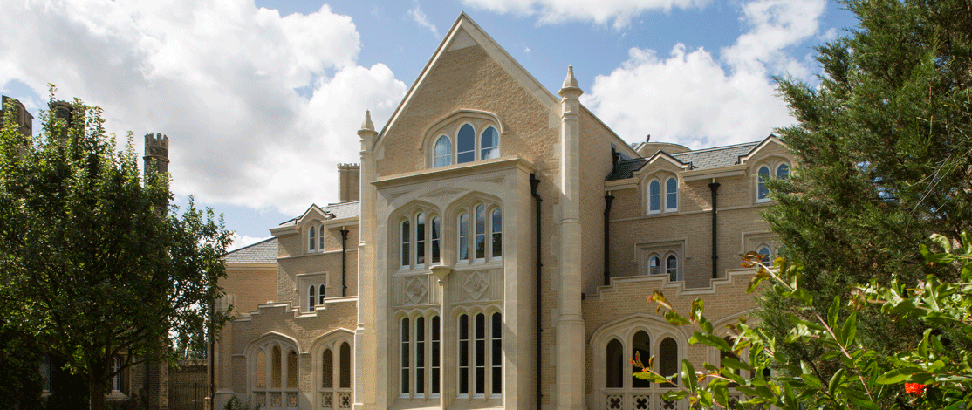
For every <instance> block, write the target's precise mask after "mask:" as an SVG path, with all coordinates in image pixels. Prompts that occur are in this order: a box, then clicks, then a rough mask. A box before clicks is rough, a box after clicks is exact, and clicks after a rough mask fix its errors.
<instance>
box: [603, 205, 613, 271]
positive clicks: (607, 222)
mask: <svg viewBox="0 0 972 410" xmlns="http://www.w3.org/2000/svg"><path fill="white" fill-rule="evenodd" d="M613 203H614V195H611V193H610V192H608V193H607V195H604V285H605V286H607V285H610V284H611V204H613Z"/></svg>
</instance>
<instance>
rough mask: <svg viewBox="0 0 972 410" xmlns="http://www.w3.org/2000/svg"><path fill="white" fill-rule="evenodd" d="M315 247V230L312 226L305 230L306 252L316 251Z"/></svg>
mask: <svg viewBox="0 0 972 410" xmlns="http://www.w3.org/2000/svg"><path fill="white" fill-rule="evenodd" d="M315 245H317V230H316V229H314V227H313V226H312V227H310V229H308V230H307V251H308V252H314V251H315V250H317V247H316V246H315Z"/></svg>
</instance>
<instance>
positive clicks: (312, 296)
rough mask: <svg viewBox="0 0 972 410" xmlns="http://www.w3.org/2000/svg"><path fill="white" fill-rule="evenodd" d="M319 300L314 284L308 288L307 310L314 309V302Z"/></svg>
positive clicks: (311, 310)
mask: <svg viewBox="0 0 972 410" xmlns="http://www.w3.org/2000/svg"><path fill="white" fill-rule="evenodd" d="M316 301H317V294H316V293H315V292H314V285H310V286H309V287H308V288H307V311H308V312H313V311H314V302H316Z"/></svg>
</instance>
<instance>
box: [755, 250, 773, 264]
mask: <svg viewBox="0 0 972 410" xmlns="http://www.w3.org/2000/svg"><path fill="white" fill-rule="evenodd" d="M756 253H758V254H760V255H761V256H762V259H761V261H762V262H763V263H764V264H766V263H770V250H769V247H768V246H763V247H761V248H759V251H757V252H756Z"/></svg>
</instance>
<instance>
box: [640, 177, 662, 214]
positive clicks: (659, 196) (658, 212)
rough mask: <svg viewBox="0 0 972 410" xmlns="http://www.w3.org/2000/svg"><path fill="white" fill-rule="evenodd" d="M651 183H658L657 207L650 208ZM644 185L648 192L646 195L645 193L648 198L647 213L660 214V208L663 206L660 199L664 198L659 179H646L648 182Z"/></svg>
mask: <svg viewBox="0 0 972 410" xmlns="http://www.w3.org/2000/svg"><path fill="white" fill-rule="evenodd" d="M652 184H658V209H652V208H651V197H652V192H651V185H652ZM646 187H647V189H646V190H645V191H647V193H648V195H647V198H648V215H657V214H660V213H661V210H662V208H663V207H662V200H663V199H664V195H663V192H662V186H661V181H659V180H658V179H652V180H650V181H648V184H647V185H646Z"/></svg>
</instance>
